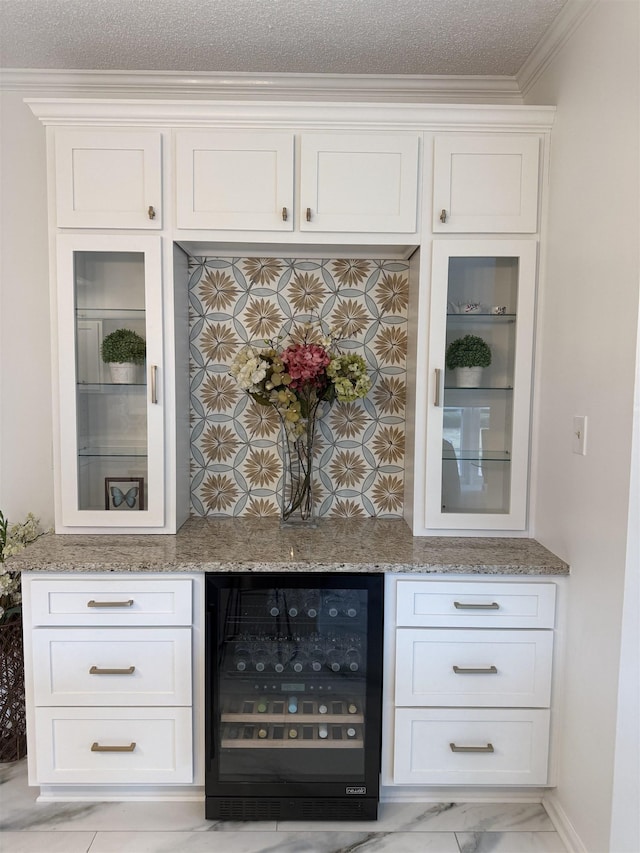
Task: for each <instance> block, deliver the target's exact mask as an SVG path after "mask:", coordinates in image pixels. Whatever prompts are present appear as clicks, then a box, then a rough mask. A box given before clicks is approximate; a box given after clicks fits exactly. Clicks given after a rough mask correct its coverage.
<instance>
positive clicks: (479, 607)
mask: <svg viewBox="0 0 640 853" xmlns="http://www.w3.org/2000/svg"><path fill="white" fill-rule="evenodd" d="M453 606H454V607H455V609H456V610H500V605H499V604H498V602H497V601H492V602H491V604H465V603H464V601H454V602H453Z"/></svg>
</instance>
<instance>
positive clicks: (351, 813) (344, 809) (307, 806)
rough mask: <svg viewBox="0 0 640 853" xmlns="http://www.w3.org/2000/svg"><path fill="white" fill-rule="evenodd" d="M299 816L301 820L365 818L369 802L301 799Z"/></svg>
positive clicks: (369, 805) (369, 806)
mask: <svg viewBox="0 0 640 853" xmlns="http://www.w3.org/2000/svg"><path fill="white" fill-rule="evenodd" d="M300 808H301V818H302V819H303V820H366V811H367V808H369V809H370V808H371V803H370V802H368V801H366V800H353V801H351V800H323V799H319V798H318V799H310V800H301V801H300Z"/></svg>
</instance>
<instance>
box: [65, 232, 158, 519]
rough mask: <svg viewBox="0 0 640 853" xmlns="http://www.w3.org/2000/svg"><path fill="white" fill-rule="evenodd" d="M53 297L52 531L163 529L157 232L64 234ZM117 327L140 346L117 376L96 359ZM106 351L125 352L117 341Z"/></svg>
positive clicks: (108, 365) (119, 355)
mask: <svg viewBox="0 0 640 853" xmlns="http://www.w3.org/2000/svg"><path fill="white" fill-rule="evenodd" d="M57 297H58V298H57V308H58V316H57V320H58V323H57V345H58V353H57V363H58V387H59V400H60V404H59V426H58V432H59V436H60V450H59V454H60V457H59V463H58V464H57V466H56V485H57V490H58V495H59V499H58V501H57V506H58V513H57V518H56V529H57V530H58V531H59V532H62V531H63V530H64V529H65V528H76V527H77V528H87V527H98V528H109V527H111V528H124V529H132V528H153V527H161V526H162V525H163V524H164V520H165V499H164V488H165V484H164V449H165V448H164V429H165V422H164V394H163V379H164V373H163V366H164V360H163V335H162V271H161V246H160V239H159V238H156V237H151V236H144V235H143V236H140V237H138V236H106V235H95V236H94V235H87V234H83V235H74V236H72V235H68V234H65V235H61V236H60V237H59V238H58V268H57ZM123 330H125V331H124V334H125V336H127V337H131V333H135V334H136V335H137V336H138V337H137V338H135V339H134V340H135V341H137V342H138V346H141V347H142V354H140V352H138V353H136V352H135V349H134V352H133V358H134V362H135V361H138V362H140V363H137V364H136V363H134V364H133V367H132V369H131V372H130V374H129V375H128V376H127V377H126V378H124V379H123V378H122V377H121V376H119V375H116V373H115V372H114V371H113V370H112V369H111V368H112V364H111V363H106V362H104V361H103V354H104V355H106V353H105V352H104V350H103V347H104V344H105V341H106V340H107V339H109V340H110V341H113V340H114V339H113V338H112V337H111V336H112V335H113V334H114V333H116V334H117V335H122V333H123ZM140 338H141V339H142V341H143V343H142V344H140V340H139V339H140ZM116 342H117V339H116ZM118 346H122V344H118ZM112 355H113V356H117V357H118V359H120V358H122V359H125V358H127V354H126V353H125V350H123V349H117V350H115V351H113V353H112ZM114 364H115V365H116V367H118V366H119V365H118V362H117V361H116V362H115V363H114Z"/></svg>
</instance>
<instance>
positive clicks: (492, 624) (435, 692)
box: [391, 578, 556, 785]
mask: <svg viewBox="0 0 640 853" xmlns="http://www.w3.org/2000/svg"><path fill="white" fill-rule="evenodd" d="M393 583H394V584H395V598H394V597H393V596H392V597H391V599H392V600H395V602H396V607H395V614H394V617H393V622H394V623H395V624H394V637H393V647H394V649H395V679H394V685H395V686H394V696H393V706H392V712H391V716H392V720H393V723H392V728H393V758H392V779H393V783H394V784H430V785H434V784H460V785H467V784H469V785H544V784H545V783H546V782H547V766H548V753H549V726H550V705H551V677H552V660H553V641H554V635H553V628H554V624H555V591H556V590H555V584H552V583H519V582H494V581H442V580H434V579H431V578H423V579H419V580H405V579H398V580H395V581H393Z"/></svg>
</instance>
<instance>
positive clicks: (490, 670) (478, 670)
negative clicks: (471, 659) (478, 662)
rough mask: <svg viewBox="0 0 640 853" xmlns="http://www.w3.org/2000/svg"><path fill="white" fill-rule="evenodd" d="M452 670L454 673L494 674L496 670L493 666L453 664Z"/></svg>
mask: <svg viewBox="0 0 640 853" xmlns="http://www.w3.org/2000/svg"><path fill="white" fill-rule="evenodd" d="M453 671H454V672H455V674H456V675H468V674H473V675H495V674H496V673H497V672H498V670H497V669H496V667H495V666H479V667H477V666H455V665H454V667H453Z"/></svg>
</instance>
